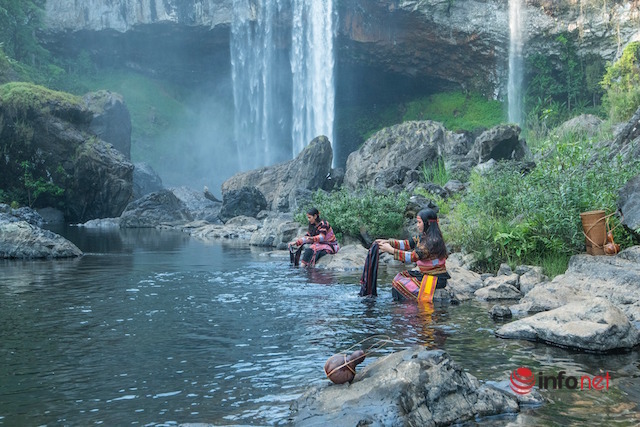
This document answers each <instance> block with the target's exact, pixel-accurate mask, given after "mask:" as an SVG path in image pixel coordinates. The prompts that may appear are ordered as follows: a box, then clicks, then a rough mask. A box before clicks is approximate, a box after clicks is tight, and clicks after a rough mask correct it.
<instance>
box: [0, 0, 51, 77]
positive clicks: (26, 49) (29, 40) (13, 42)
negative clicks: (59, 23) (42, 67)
mask: <svg viewBox="0 0 640 427" xmlns="http://www.w3.org/2000/svg"><path fill="white" fill-rule="evenodd" d="M44 5H45V0H0V41H2V43H3V44H4V46H3V49H4V51H5V52H6V53H7V55H8V56H9V57H11V58H14V59H16V60H17V61H20V62H23V63H31V64H32V65H35V62H36V61H37V59H38V58H39V57H41V56H44V55H45V54H46V50H45V49H44V48H42V47H41V46H40V43H39V42H38V40H37V39H36V36H35V34H36V31H37V30H38V29H40V28H42V27H43V25H42V24H43V17H44Z"/></svg>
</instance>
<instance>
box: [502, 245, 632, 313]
mask: <svg viewBox="0 0 640 427" xmlns="http://www.w3.org/2000/svg"><path fill="white" fill-rule="evenodd" d="M593 297H600V298H604V299H606V300H608V301H610V302H611V303H612V304H614V305H615V306H616V307H618V308H619V309H620V310H622V312H624V313H625V314H626V315H627V316H628V317H629V319H630V320H631V321H633V322H639V321H640V246H634V247H631V248H628V249H625V250H623V251H622V252H620V253H619V254H618V255H616V256H605V255H601V256H592V255H585V254H581V255H574V256H573V257H571V260H570V261H569V267H568V268H567V271H566V272H565V274H562V275H559V276H556V277H555V278H554V279H553V280H552V281H551V282H542V283H540V284H538V285H537V286H535V287H534V288H533V289H531V290H530V291H529V292H528V293H527V294H526V295H525V296H524V297H523V298H522V299H521V300H520V302H519V304H517V305H515V306H512V307H511V310H512V311H514V312H521V313H525V312H539V311H545V310H552V309H556V308H558V307H561V306H563V305H565V304H568V303H571V302H576V301H588V300H589V299H591V298H593Z"/></svg>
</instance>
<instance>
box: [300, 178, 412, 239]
mask: <svg viewBox="0 0 640 427" xmlns="http://www.w3.org/2000/svg"><path fill="white" fill-rule="evenodd" d="M408 201H409V195H408V194H407V193H405V192H401V193H399V194H395V193H380V192H377V191H375V190H366V191H364V192H363V193H362V194H360V195H357V194H353V193H352V192H349V191H347V190H346V189H341V190H340V191H336V192H333V193H326V192H323V191H317V192H315V193H314V194H313V197H312V202H311V203H310V205H308V206H305V207H304V208H303V209H302V210H301V211H300V212H298V214H297V215H296V220H298V222H300V223H301V224H303V225H307V220H306V217H305V215H304V214H305V212H306V211H307V210H308V209H309V207H311V206H314V207H316V208H317V209H318V210H319V211H320V215H321V217H322V218H323V219H326V220H327V221H329V224H331V227H332V228H333V231H334V232H335V233H336V235H337V236H338V237H339V238H342V236H343V235H350V236H358V235H359V234H360V229H361V227H364V229H366V231H367V233H368V234H369V236H371V237H372V238H379V237H394V236H398V235H400V234H401V233H402V227H403V225H404V211H405V208H406V206H407V202H408Z"/></svg>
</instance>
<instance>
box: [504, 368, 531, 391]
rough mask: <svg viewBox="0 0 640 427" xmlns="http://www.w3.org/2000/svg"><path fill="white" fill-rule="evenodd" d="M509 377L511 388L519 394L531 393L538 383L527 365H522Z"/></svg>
mask: <svg viewBox="0 0 640 427" xmlns="http://www.w3.org/2000/svg"><path fill="white" fill-rule="evenodd" d="M509 379H510V380H511V390H513V391H514V392H516V393H518V394H527V393H529V392H530V391H531V389H532V388H533V385H534V384H535V383H536V379H535V377H534V376H533V372H531V369H529V368H525V367H520V368H518V369H516V370H515V371H513V372H512V373H511V376H510V378H509Z"/></svg>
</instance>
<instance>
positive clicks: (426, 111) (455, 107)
mask: <svg viewBox="0 0 640 427" xmlns="http://www.w3.org/2000/svg"><path fill="white" fill-rule="evenodd" d="M402 119H403V120H404V121H408V120H434V121H437V122H441V123H442V124H444V126H445V127H446V128H447V129H450V130H468V131H471V130H474V129H476V128H480V127H486V128H489V127H493V126H496V125H498V124H500V123H503V122H504V121H505V115H504V106H503V104H502V103H501V102H499V101H494V100H489V99H486V98H484V97H483V96H481V95H479V94H465V93H463V92H446V93H438V94H434V95H431V96H429V97H427V98H422V99H419V100H416V101H413V102H410V103H409V104H408V105H407V111H406V113H405V114H404V117H403V118H402Z"/></svg>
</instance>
